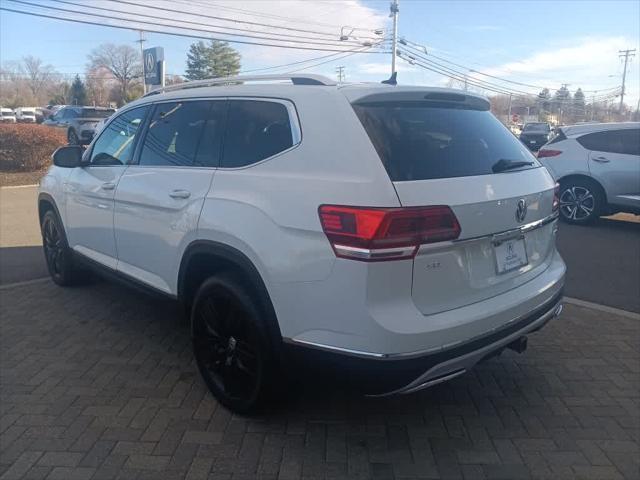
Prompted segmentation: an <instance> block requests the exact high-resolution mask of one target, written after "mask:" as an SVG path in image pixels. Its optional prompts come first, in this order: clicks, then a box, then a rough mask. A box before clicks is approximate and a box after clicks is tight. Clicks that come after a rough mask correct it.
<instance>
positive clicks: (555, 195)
mask: <svg viewBox="0 0 640 480" xmlns="http://www.w3.org/2000/svg"><path fill="white" fill-rule="evenodd" d="M559 207H560V184H559V183H556V186H555V188H554V189H553V206H552V207H551V210H552V211H554V212H557V211H558V208H559Z"/></svg>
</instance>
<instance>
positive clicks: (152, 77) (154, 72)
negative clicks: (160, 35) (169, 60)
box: [142, 47, 164, 85]
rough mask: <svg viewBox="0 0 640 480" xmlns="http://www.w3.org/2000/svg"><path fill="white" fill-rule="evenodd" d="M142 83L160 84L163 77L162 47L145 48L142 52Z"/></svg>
mask: <svg viewBox="0 0 640 480" xmlns="http://www.w3.org/2000/svg"><path fill="white" fill-rule="evenodd" d="M142 58H143V63H144V65H143V68H144V83H146V84H147V85H162V80H163V77H164V48H162V47H153V48H147V49H146V50H144V51H143V52H142Z"/></svg>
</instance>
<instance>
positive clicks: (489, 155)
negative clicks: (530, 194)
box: [353, 102, 538, 181]
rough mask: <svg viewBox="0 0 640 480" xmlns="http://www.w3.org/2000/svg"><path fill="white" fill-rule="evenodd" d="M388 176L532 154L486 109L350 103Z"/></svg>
mask: <svg viewBox="0 0 640 480" xmlns="http://www.w3.org/2000/svg"><path fill="white" fill-rule="evenodd" d="M353 108H354V109H355V112H356V114H357V115H358V118H359V119H360V121H361V122H362V125H363V126H364V128H365V130H366V131H367V134H368V135H369V138H370V139H371V142H372V143H373V145H374V147H375V149H376V150H377V152H378V155H380V159H381V160H382V163H383V164H384V167H385V169H386V170H387V173H388V174H389V177H390V178H391V180H393V181H409V180H428V179H434V178H450V177H467V176H474V175H490V174H493V171H492V170H491V167H492V166H493V165H495V164H496V163H497V162H499V161H500V160H509V161H514V162H519V161H523V162H533V165H532V166H531V167H522V168H533V167H536V166H538V164H537V162H536V161H535V158H534V157H533V156H532V155H531V153H530V152H529V151H528V150H527V148H526V147H525V146H524V145H522V143H521V142H520V141H519V140H518V139H517V138H516V137H514V135H513V134H512V133H511V132H510V131H509V130H508V129H507V128H505V127H504V126H503V125H502V124H501V123H500V122H499V121H498V120H497V119H496V118H495V117H494V116H493V115H492V114H491V113H490V112H488V111H484V110H468V109H462V108H448V107H441V106H431V105H425V104H424V102H416V103H414V102H410V103H404V102H383V103H375V104H355V105H354V106H353Z"/></svg>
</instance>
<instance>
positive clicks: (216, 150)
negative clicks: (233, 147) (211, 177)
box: [195, 100, 227, 167]
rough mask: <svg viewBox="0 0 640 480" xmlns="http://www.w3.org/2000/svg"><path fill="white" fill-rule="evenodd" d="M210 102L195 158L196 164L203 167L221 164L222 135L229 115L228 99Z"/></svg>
mask: <svg viewBox="0 0 640 480" xmlns="http://www.w3.org/2000/svg"><path fill="white" fill-rule="evenodd" d="M210 103H211V109H210V110H209V115H208V116H207V121H206V122H205V124H204V131H203V132H202V138H201V139H200V145H199V147H198V152H197V153H196V160H195V164H196V165H198V166H202V167H218V166H219V165H220V153H221V147H222V136H223V134H224V125H225V117H226V115H227V102H226V101H224V100H216V101H213V102H210Z"/></svg>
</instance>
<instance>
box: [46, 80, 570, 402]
mask: <svg viewBox="0 0 640 480" xmlns="http://www.w3.org/2000/svg"><path fill="white" fill-rule="evenodd" d="M283 79H284V80H288V81H289V83H282V80H283ZM251 80H253V81H254V83H250V81H251ZM265 80H277V81H278V80H279V81H280V83H274V82H270V83H265ZM240 82H242V83H240ZM81 152H82V150H81V148H80V147H73V146H71V147H63V148H61V149H59V150H58V151H57V152H56V153H55V154H54V156H53V160H54V165H55V166H53V167H52V168H51V169H50V171H49V173H48V174H47V176H46V177H44V179H43V180H42V183H41V186H40V196H39V212H40V221H41V225H42V232H43V240H44V250H45V254H46V258H47V263H48V266H49V270H50V272H51V275H52V277H53V279H54V281H55V282H56V283H58V284H61V285H69V284H72V283H74V282H77V281H80V280H79V278H80V277H79V274H80V273H81V272H82V269H83V268H85V267H86V266H91V267H92V268H97V269H99V270H101V271H106V272H107V273H111V274H115V276H117V277H119V278H122V279H125V280H129V281H131V282H133V283H135V284H137V285H143V286H145V287H149V288H150V289H152V290H155V291H157V292H161V293H162V294H164V295H167V296H170V297H173V298H176V299H178V300H179V301H181V302H182V303H183V304H184V305H185V307H186V308H187V311H188V312H190V318H191V325H192V332H193V346H194V351H195V357H196V359H197V363H198V366H199V369H200V371H201V373H202V376H203V378H204V381H205V382H206V384H207V385H208V387H209V388H210V390H211V391H212V392H213V394H214V395H215V396H216V397H217V398H218V399H219V400H220V401H221V402H222V403H223V404H225V405H227V406H228V407H230V408H231V409H233V410H235V411H239V412H242V411H248V410H251V409H253V408H255V407H257V406H258V405H259V404H260V403H261V400H262V399H263V398H264V397H265V394H266V393H267V392H268V391H269V390H270V387H271V386H272V385H274V378H278V375H277V372H280V373H282V372H284V371H286V370H289V369H290V368H291V366H292V365H305V367H306V366H307V365H309V364H310V363H306V362H305V363H302V362H300V361H298V360H297V359H298V358H299V357H302V358H305V359H306V358H312V357H319V358H320V359H322V362H323V363H322V364H323V365H336V364H337V365H338V366H339V367H340V376H341V377H343V378H349V379H353V380H357V381H359V382H362V384H363V385H365V386H366V389H367V390H366V392H367V393H369V394H376V395H383V394H390V393H407V392H412V391H416V390H419V389H421V388H425V387H427V386H430V385H434V384H436V383H439V382H442V381H445V380H448V379H451V378H454V377H456V376H458V375H460V374H462V373H464V372H465V371H466V370H468V369H469V368H471V367H472V366H473V365H474V364H476V363H477V362H479V361H480V360H482V359H484V358H487V357H489V356H491V355H494V354H497V353H499V352H501V351H502V350H503V349H504V348H506V347H510V348H512V349H515V350H517V351H522V350H524V348H525V347H526V337H525V335H526V334H528V333H530V332H532V331H535V330H537V329H539V328H540V327H542V325H544V324H545V323H546V322H547V321H548V320H550V319H551V318H553V317H554V316H556V315H558V314H559V312H560V310H561V296H562V288H563V283H564V275H565V265H564V263H563V261H562V259H561V258H560V255H559V254H558V252H557V251H556V248H555V234H556V229H557V222H556V219H557V216H558V213H557V208H558V200H557V197H556V194H557V192H556V191H555V188H554V187H555V182H554V181H553V179H552V177H551V176H550V175H549V173H548V172H547V170H546V169H545V168H543V167H541V166H540V164H538V163H537V160H536V159H535V158H534V157H533V156H532V155H531V153H530V152H529V151H528V150H527V148H526V147H525V146H524V145H522V144H521V143H520V142H519V141H518V140H517V139H516V138H515V137H514V136H513V135H512V134H511V133H510V132H509V130H507V129H506V128H505V127H503V126H502V124H500V122H498V121H497V120H496V119H495V118H494V117H493V115H492V114H491V113H490V112H489V102H488V101H487V100H486V99H484V98H481V97H478V96H475V95H471V94H468V93H467V92H460V91H454V90H447V89H438V88H424V87H400V86H392V85H376V84H374V85H371V84H352V85H336V84H335V83H333V82H332V81H331V80H329V79H327V78H324V77H320V76H315V75H308V76H295V77H284V78H283V77H280V76H277V77H274V76H265V77H248V78H247V77H244V78H243V77H238V78H228V79H222V80H211V81H199V82H191V83H187V84H184V85H180V86H172V87H169V88H165V90H164V92H163V93H158V94H155V93H154V94H149V95H147V96H145V97H144V98H142V99H140V100H138V101H136V102H133V103H132V104H130V105H128V106H126V107H124V108H123V109H122V110H121V111H119V112H118V113H117V114H115V115H114V116H113V118H111V119H110V120H109V121H108V122H107V124H106V125H105V127H104V129H103V130H102V131H101V132H100V134H99V135H98V136H97V137H96V139H95V140H94V141H93V142H92V143H91V145H90V146H89V148H88V149H87V150H86V151H85V152H84V154H82V155H81ZM292 359H293V360H292Z"/></svg>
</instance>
